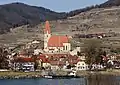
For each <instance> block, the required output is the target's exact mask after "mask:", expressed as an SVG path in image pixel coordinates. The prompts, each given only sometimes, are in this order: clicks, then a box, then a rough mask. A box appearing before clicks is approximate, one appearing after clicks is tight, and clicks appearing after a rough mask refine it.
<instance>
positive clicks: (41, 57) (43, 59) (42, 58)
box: [38, 55, 49, 63]
mask: <svg viewBox="0 0 120 85" xmlns="http://www.w3.org/2000/svg"><path fill="white" fill-rule="evenodd" d="M38 59H41V60H42V62H43V63H49V60H48V59H47V58H46V56H45V55H40V56H39V58H38Z"/></svg>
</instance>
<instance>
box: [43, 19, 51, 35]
mask: <svg viewBox="0 0 120 85" xmlns="http://www.w3.org/2000/svg"><path fill="white" fill-rule="evenodd" d="M44 32H45V33H48V34H50V33H51V31H50V23H49V21H46V22H45V30H44Z"/></svg>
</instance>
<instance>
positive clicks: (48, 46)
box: [44, 21, 71, 53]
mask: <svg viewBox="0 0 120 85" xmlns="http://www.w3.org/2000/svg"><path fill="white" fill-rule="evenodd" d="M70 50H71V44H70V42H69V37H68V36H67V35H62V36H60V35H52V34H51V30H50V24H49V21H46V23H45V29H44V51H45V52H48V53H49V52H50V53H56V52H58V53H60V52H69V51H70Z"/></svg>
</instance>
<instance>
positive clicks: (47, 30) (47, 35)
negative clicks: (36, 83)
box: [44, 21, 51, 51]
mask: <svg viewBox="0 0 120 85" xmlns="http://www.w3.org/2000/svg"><path fill="white" fill-rule="evenodd" d="M50 37H51V31H50V24H49V21H46V22H45V29H44V51H48V40H49V39H50Z"/></svg>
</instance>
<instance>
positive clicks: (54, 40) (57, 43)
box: [48, 35, 69, 47]
mask: <svg viewBox="0 0 120 85" xmlns="http://www.w3.org/2000/svg"><path fill="white" fill-rule="evenodd" d="M68 42H69V40H68V36H56V35H53V36H51V37H50V39H49V41H48V47H63V43H68Z"/></svg>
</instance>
